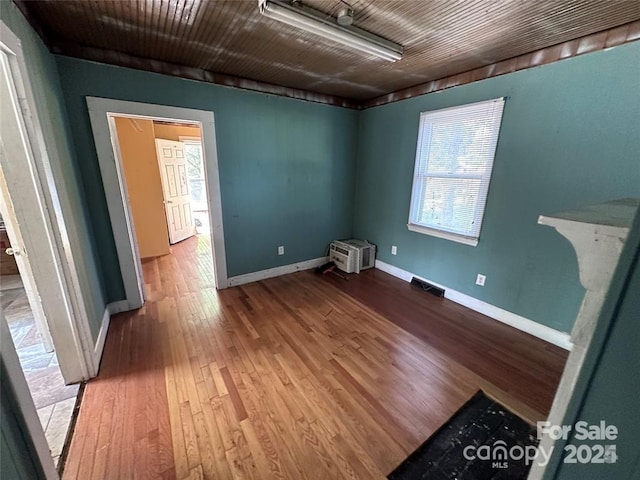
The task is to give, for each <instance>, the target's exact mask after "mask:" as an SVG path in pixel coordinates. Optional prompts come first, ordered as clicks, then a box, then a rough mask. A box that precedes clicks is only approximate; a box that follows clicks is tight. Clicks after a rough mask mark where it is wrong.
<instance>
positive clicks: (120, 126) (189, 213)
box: [108, 114, 213, 294]
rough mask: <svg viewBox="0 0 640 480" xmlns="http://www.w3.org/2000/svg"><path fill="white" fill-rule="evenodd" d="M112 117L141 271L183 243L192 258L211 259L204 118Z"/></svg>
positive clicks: (112, 133)
mask: <svg viewBox="0 0 640 480" xmlns="http://www.w3.org/2000/svg"><path fill="white" fill-rule="evenodd" d="M108 119H109V127H110V131H111V138H112V142H113V148H114V155H115V157H116V158H117V159H118V160H117V161H118V163H119V165H121V167H122V169H121V172H122V176H123V178H122V180H123V185H124V187H125V190H126V191H125V192H124V193H125V194H126V198H127V200H128V209H129V211H130V212H131V221H132V227H133V228H132V232H131V233H132V234H133V235H134V238H135V246H136V248H137V254H138V255H139V258H140V261H141V264H142V270H141V272H142V276H143V277H144V276H145V271H148V268H147V267H146V264H147V263H149V262H151V261H152V260H153V259H156V258H158V257H162V256H165V255H170V254H172V253H173V249H174V247H177V246H178V245H180V248H181V249H182V250H184V248H185V247H183V246H182V244H189V245H190V248H191V249H193V250H194V254H195V255H196V256H195V257H194V258H203V255H204V256H206V257H207V259H206V260H204V261H206V262H208V263H213V262H212V258H213V248H212V242H211V229H210V221H209V218H210V212H209V210H210V208H209V205H210V201H209V197H208V190H207V185H206V175H205V171H206V159H205V155H204V149H203V148H202V129H201V125H200V123H194V122H190V121H180V120H171V121H168V120H166V119H158V118H156V117H145V116H128V115H119V114H108ZM186 248H189V247H186ZM188 258H192V257H188ZM212 277H213V276H212ZM212 280H213V278H212ZM145 283H146V284H148V283H150V282H149V281H148V279H146V281H145ZM146 293H147V294H148V293H149V292H146Z"/></svg>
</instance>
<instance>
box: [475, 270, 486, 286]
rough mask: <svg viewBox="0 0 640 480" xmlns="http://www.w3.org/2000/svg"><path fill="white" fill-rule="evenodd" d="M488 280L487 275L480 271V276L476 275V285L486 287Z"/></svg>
mask: <svg viewBox="0 0 640 480" xmlns="http://www.w3.org/2000/svg"><path fill="white" fill-rule="evenodd" d="M486 280H487V277H486V276H485V275H482V274H481V273H479V274H478V276H477V277H476V285H480V286H481V287H484V282H485V281H486Z"/></svg>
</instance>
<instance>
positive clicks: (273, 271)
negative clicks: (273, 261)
mask: <svg viewBox="0 0 640 480" xmlns="http://www.w3.org/2000/svg"><path fill="white" fill-rule="evenodd" d="M327 262H328V257H319V258H313V259H311V260H305V261H304V262H298V263H292V264H290V265H283V266H281V267H275V268H269V269H267V270H260V271H259V272H252V273H245V274H244V275H237V276H235V277H229V286H230V287H237V286H238V285H245V284H247V283H252V282H258V281H260V280H265V279H267V278H273V277H279V276H281V275H287V274H289V273H294V272H300V271H302V270H310V269H312V268H315V267H319V266H321V265H324V264H325V263H327Z"/></svg>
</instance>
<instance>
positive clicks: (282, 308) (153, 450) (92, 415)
mask: <svg viewBox="0 0 640 480" xmlns="http://www.w3.org/2000/svg"><path fill="white" fill-rule="evenodd" d="M208 248H209V247H208V239H207V238H206V237H202V236H198V237H193V238H190V239H188V240H185V241H183V242H181V243H179V244H177V245H173V246H172V247H171V254H170V255H166V256H164V257H159V258H154V259H149V260H145V261H144V262H143V271H144V276H145V288H146V293H147V302H146V304H145V306H144V307H143V308H141V309H140V310H138V311H137V312H130V313H125V314H120V315H116V316H114V317H113V318H112V320H111V325H110V328H109V333H108V335H107V340H106V342H105V351H104V356H103V360H102V366H101V371H100V375H99V376H98V377H97V378H95V379H93V380H91V381H90V382H88V384H87V386H86V389H85V393H84V397H83V400H82V405H81V408H80V414H79V417H78V420H77V424H76V429H75V432H74V435H73V439H72V442H71V446H70V450H69V454H68V457H67V463H66V466H65V468H64V472H63V478H64V479H82V480H84V479H96V480H100V479H106V478H114V479H124V478H132V479H133V478H135V479H138V478H150V479H155V478H158V479H160V478H162V479H165V478H166V479H178V480H183V479H214V478H215V479H221V480H226V479H265V480H268V479H294V478H295V479H301V480H303V479H322V480H324V479H333V478H335V479H382V478H384V477H385V475H387V474H388V473H389V471H390V470H392V469H393V468H394V467H395V466H396V465H397V464H399V463H400V462H401V461H402V460H403V459H404V458H405V457H406V456H407V455H408V454H409V453H411V451H413V450H414V449H415V448H416V447H417V446H418V445H420V443H422V442H423V441H424V440H425V439H426V438H428V437H429V436H430V435H431V433H433V432H434V431H435V430H437V429H438V428H439V426H440V425H442V424H443V423H444V422H445V421H446V420H447V419H448V418H449V417H450V416H451V415H452V414H453V413H454V412H455V411H456V410H457V409H458V408H459V407H460V406H462V404H464V403H465V402H466V401H467V400H468V399H469V398H470V397H471V395H473V393H475V391H476V390H478V389H484V390H485V391H486V392H487V394H489V395H490V396H493V397H494V398H496V399H497V400H498V401H500V402H502V403H504V404H506V405H507V406H509V407H510V408H512V409H514V410H515V411H517V412H518V413H520V414H521V415H522V416H524V417H525V418H527V419H528V420H530V421H535V420H540V419H543V418H544V417H545V415H546V414H547V412H548V410H549V408H550V405H551V401H552V399H553V395H554V392H555V389H556V387H557V383H558V381H559V378H560V375H561V372H562V368H563V365H564V362H565V361H566V353H565V352H563V351H561V350H560V349H558V348H556V347H554V346H552V345H549V344H546V343H544V342H542V341H540V340H538V339H535V338H533V337H530V336H529V335H526V334H524V333H522V332H519V331H516V330H514V329H512V328H510V327H508V326H506V325H503V324H500V323H498V322H496V321H494V320H491V319H489V318H487V317H484V316H483V315H480V314H478V313H476V312H472V311H470V310H468V309H466V308H464V307H461V306H460V305H456V304H453V303H452V302H450V301H448V300H445V299H441V298H436V297H433V296H430V295H425V294H424V293H423V292H421V291H418V290H415V289H413V288H412V287H411V286H410V285H408V284H406V283H404V282H401V281H399V280H397V279H394V278H392V277H390V276H388V275H386V274H384V273H383V272H380V271H376V270H368V271H365V272H362V273H361V274H360V275H352V276H351V277H350V279H349V281H347V282H345V281H344V280H342V279H339V278H338V277H334V276H316V275H314V274H313V273H311V272H299V273H295V274H291V275H286V276H283V277H277V278H271V279H268V280H264V281H261V282H257V283H253V284H249V285H243V286H242V287H237V288H230V289H227V290H223V291H216V290H215V288H214V285H213V278H214V276H213V263H212V261H211V257H210V254H209V253H208V252H209V250H208Z"/></svg>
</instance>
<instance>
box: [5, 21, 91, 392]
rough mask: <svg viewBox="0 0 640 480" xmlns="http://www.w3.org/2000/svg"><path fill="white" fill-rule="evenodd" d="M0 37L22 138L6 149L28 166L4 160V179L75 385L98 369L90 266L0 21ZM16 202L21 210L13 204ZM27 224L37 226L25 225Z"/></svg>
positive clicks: (22, 66) (19, 60) (19, 59)
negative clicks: (86, 281)
mask: <svg viewBox="0 0 640 480" xmlns="http://www.w3.org/2000/svg"><path fill="white" fill-rule="evenodd" d="M0 38H1V39H2V41H0V48H1V49H2V51H3V52H4V53H5V54H6V55H7V57H8V60H9V70H10V74H11V77H12V82H13V87H14V88H15V91H12V92H11V95H12V96H14V102H15V108H14V111H15V112H16V115H17V120H18V123H17V128H18V130H19V132H20V138H21V141H22V144H21V145H20V146H19V147H18V144H17V143H15V142H14V145H10V142H9V141H8V139H6V140H7V141H5V148H6V149H7V153H8V154H11V155H23V156H25V158H26V160H25V161H26V163H27V166H26V168H24V167H23V168H22V169H18V168H12V167H15V166H13V165H11V164H10V162H6V164H5V165H3V173H4V178H5V181H6V183H7V190H8V193H9V197H10V198H11V200H12V202H13V204H14V210H15V213H16V218H17V220H18V222H19V223H20V224H21V225H22V226H23V227H21V229H20V231H21V234H22V238H23V241H24V243H25V247H26V248H27V250H28V254H29V256H30V263H31V267H32V269H33V270H34V278H35V280H36V283H37V284H39V285H40V287H39V288H38V291H39V292H40V296H41V302H42V306H43V310H44V311H45V313H46V315H47V324H48V326H49V331H50V333H51V337H52V339H53V343H54V347H55V350H56V355H57V357H58V361H59V364H60V370H61V372H62V376H63V378H64V380H65V383H76V382H79V381H82V380H87V379H89V378H91V377H94V376H95V375H96V374H97V372H98V370H97V365H96V364H95V362H94V355H93V349H94V345H93V339H92V337H91V329H90V326H89V317H88V314H87V306H86V304H85V298H84V296H83V293H82V288H81V281H80V275H79V272H80V271H82V270H84V269H86V265H84V259H83V258H81V256H80V255H77V254H76V251H77V248H78V238H79V235H78V233H77V229H76V226H75V224H74V223H73V219H72V217H69V216H67V215H65V212H69V208H70V199H69V197H68V195H67V192H66V189H64V188H58V185H60V184H61V183H60V182H61V181H63V179H62V172H61V170H60V165H59V164H57V163H55V162H52V159H56V158H57V157H55V154H54V155H53V156H52V157H50V156H49V153H48V151H47V146H46V143H45V141H44V135H43V133H42V128H41V122H40V118H39V116H38V109H37V105H36V102H35V98H34V95H33V91H32V89H31V85H30V83H29V75H28V70H27V66H26V62H25V58H24V53H23V51H22V45H21V42H20V40H19V38H18V37H17V36H16V35H15V34H14V33H13V32H12V31H11V30H10V29H9V27H7V25H6V24H5V23H4V22H2V21H0ZM3 108H4V107H3ZM9 149H12V151H11V152H9V151H8V150H9ZM13 150H15V151H13ZM25 154H26V155H25ZM59 160H61V159H58V161H59ZM23 174H27V175H28V176H29V178H28V179H26V178H25V176H24V175H23ZM20 184H22V185H29V188H28V192H27V191H25V190H23V189H21V188H20ZM29 192H30V193H29ZM18 204H20V208H15V207H16V205H18ZM26 225H34V227H35V226H37V228H33V229H32V228H24V226H26ZM36 286H37V285H36ZM43 286H46V288H43Z"/></svg>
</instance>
